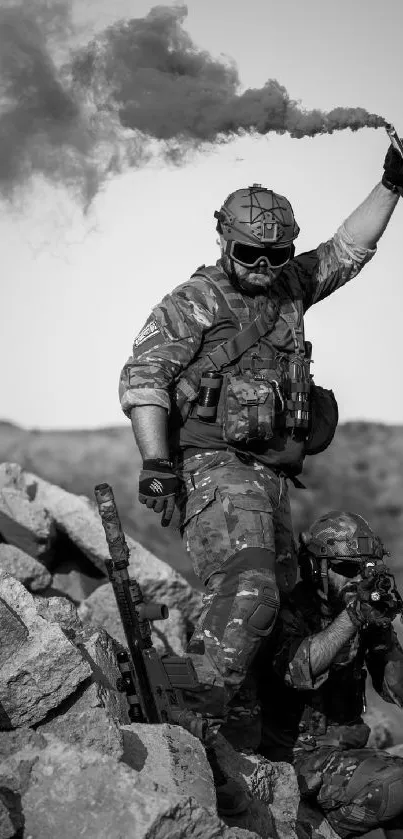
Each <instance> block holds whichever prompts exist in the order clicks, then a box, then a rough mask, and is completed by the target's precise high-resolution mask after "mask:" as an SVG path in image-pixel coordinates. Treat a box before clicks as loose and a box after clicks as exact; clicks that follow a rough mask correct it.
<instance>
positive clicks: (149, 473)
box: [139, 458, 180, 527]
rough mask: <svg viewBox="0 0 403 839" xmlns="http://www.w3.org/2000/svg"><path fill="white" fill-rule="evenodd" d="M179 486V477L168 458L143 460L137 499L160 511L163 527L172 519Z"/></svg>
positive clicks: (157, 511)
mask: <svg viewBox="0 0 403 839" xmlns="http://www.w3.org/2000/svg"><path fill="white" fill-rule="evenodd" d="M179 486H180V482H179V479H178V478H177V476H176V475H175V472H174V471H173V465H172V463H171V462H170V461H169V460H164V459H162V458H155V459H153V460H144V462H143V468H142V470H141V472H140V477H139V501H140V504H146V506H147V507H149V508H150V509H151V510H154V511H155V512H156V513H162V518H161V524H162V526H163V527H167V526H168V525H169V523H170V521H171V519H172V516H173V512H174V509H175V497H176V493H177V491H178V489H179Z"/></svg>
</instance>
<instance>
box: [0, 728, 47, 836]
mask: <svg viewBox="0 0 403 839" xmlns="http://www.w3.org/2000/svg"><path fill="white" fill-rule="evenodd" d="M28 746H29V747H32V748H34V749H46V746H47V742H46V740H45V738H44V737H43V735H42V734H41V733H40V732H38V731H34V730H33V729H32V728H29V727H28V726H27V725H23V726H21V728H16V729H14V730H13V731H0V763H1V762H2V761H3V760H6V759H7V758H8V757H10V755H13V754H14V752H19V751H20V750H21V749H25V748H26V747H28ZM0 836H1V834H0Z"/></svg>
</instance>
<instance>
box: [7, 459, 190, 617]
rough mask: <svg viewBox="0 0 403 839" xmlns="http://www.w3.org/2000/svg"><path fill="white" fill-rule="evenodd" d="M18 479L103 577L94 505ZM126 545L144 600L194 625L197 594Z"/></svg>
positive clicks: (32, 478) (103, 552)
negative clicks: (33, 491)
mask: <svg viewBox="0 0 403 839" xmlns="http://www.w3.org/2000/svg"><path fill="white" fill-rule="evenodd" d="M22 479H23V480H24V481H25V484H26V486H32V485H36V487H37V492H36V496H35V500H36V502H37V503H38V504H39V505H40V506H42V508H43V509H45V510H47V511H48V513H49V515H50V517H51V519H53V520H54V521H55V523H56V527H57V529H58V531H60V532H62V533H64V534H65V535H66V536H67V537H68V538H69V539H70V540H71V542H72V543H73V544H74V545H76V546H77V547H78V548H79V549H80V551H82V553H83V554H84V555H85V556H86V557H87V558H88V559H89V560H90V561H91V562H92V563H93V564H94V566H95V567H96V568H98V569H99V570H100V571H102V572H103V573H105V559H106V558H107V557H108V556H109V554H108V547H107V544H106V539H105V533H104V530H103V527H102V523H101V519H100V517H99V515H98V511H97V509H96V506H95V502H94V503H93V502H92V500H91V501H90V500H89V499H88V498H86V497H85V496H78V495H73V494H72V493H71V492H66V490H64V489H61V488H60V487H58V486H55V485H54V484H50V483H48V482H47V481H44V480H42V478H39V477H37V476H36V475H31V474H30V473H27V472H26V473H25V472H24V473H22V478H20V480H22ZM127 544H128V546H129V549H130V569H131V573H132V575H133V576H134V577H136V579H137V580H138V582H139V584H140V586H141V588H142V589H143V593H144V595H145V597H146V598H147V599H148V600H155V601H156V602H162V603H166V604H167V606H169V607H172V608H177V609H179V610H180V612H181V613H182V615H183V616H184V617H185V619H186V620H187V621H189V622H191V623H194V622H195V620H197V618H198V616H199V614H200V611H201V597H202V596H201V593H200V592H198V591H195V590H194V589H192V587H191V586H190V585H189V583H187V582H186V580H185V579H184V577H182V575H181V574H179V573H178V572H177V571H174V570H173V569H172V568H171V567H170V566H169V565H168V564H167V563H166V562H162V560H160V559H157V557H155V556H153V554H151V553H150V552H149V551H147V550H146V549H145V548H143V547H142V546H141V545H139V544H138V542H136V541H135V540H134V539H131V538H130V537H129V536H127Z"/></svg>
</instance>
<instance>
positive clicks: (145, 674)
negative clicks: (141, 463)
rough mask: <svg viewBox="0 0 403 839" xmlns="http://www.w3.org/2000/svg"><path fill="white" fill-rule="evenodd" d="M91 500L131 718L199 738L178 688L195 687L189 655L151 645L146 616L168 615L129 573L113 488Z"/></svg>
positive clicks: (101, 488)
mask: <svg viewBox="0 0 403 839" xmlns="http://www.w3.org/2000/svg"><path fill="white" fill-rule="evenodd" d="M94 492H95V498H96V502H97V506H98V510H99V514H100V516H101V521H102V525H103V528H104V531H105V536H106V541H107V543H108V548H109V554H110V559H107V560H106V561H105V565H106V570H107V573H108V577H109V579H110V582H111V583H112V588H113V591H114V594H115V598H116V603H117V606H118V609H119V614H120V618H121V621H122V625H123V629H124V632H125V636H126V641H127V646H128V650H127V651H124V650H122V651H121V652H120V653H118V664H119V669H120V672H121V677H122V680H121V685H120V687H121V689H122V690H124V691H125V693H126V696H127V699H128V703H129V716H130V719H131V720H132V721H133V722H134V721H136V722H146V723H163V722H170V723H178V724H180V725H183V726H184V727H185V728H187V729H188V730H190V731H191V732H192V733H193V734H195V736H197V737H199V739H201V740H203V739H204V727H203V724H202V722H201V720H199V719H198V718H197V717H196V715H195V714H194V713H193V712H192V711H190V710H188V709H187V708H186V705H185V702H184V698H183V694H182V691H184V690H196V689H197V688H198V687H199V682H198V679H197V675H196V671H195V669H194V666H193V662H192V660H191V659H190V657H189V656H178V655H163V656H159V655H158V653H157V651H156V649H155V647H154V646H153V643H152V638H151V627H150V620H163V619H166V618H167V617H168V614H169V612H168V608H167V606H165V605H164V604H157V603H145V602H144V598H143V593H142V591H141V588H140V586H139V584H138V582H137V581H136V580H135V579H133V578H131V577H130V576H129V573H128V567H129V556H130V551H129V547H128V545H127V542H126V538H125V534H124V532H123V529H122V525H121V522H120V518H119V513H118V510H117V507H116V504H115V499H114V495H113V490H112V487H111V486H109V484H107V483H103V484H98V485H97V486H96V487H95V490H94Z"/></svg>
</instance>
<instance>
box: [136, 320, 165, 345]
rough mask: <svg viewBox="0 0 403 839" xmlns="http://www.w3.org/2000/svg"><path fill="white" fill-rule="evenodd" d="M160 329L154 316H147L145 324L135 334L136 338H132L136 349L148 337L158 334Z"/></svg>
mask: <svg viewBox="0 0 403 839" xmlns="http://www.w3.org/2000/svg"><path fill="white" fill-rule="evenodd" d="M160 334H161V330H160V328H159V326H158V323H157V321H156V320H155V319H154V318H149V319H148V321H147V323H146V325H145V326H143V328H142V330H141V332H139V334H138V335H137V338H135V339H134V344H133V345H134V346H135V347H136V349H138V348H139V347H141V345H142V344H144V343H145V342H146V341H148V340H149V339H150V338H154V337H155V336H156V335H160Z"/></svg>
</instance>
